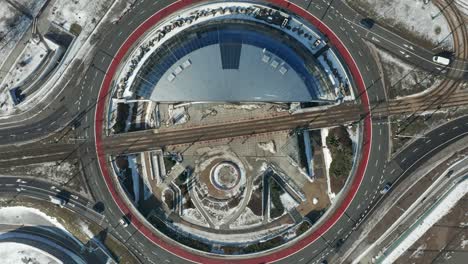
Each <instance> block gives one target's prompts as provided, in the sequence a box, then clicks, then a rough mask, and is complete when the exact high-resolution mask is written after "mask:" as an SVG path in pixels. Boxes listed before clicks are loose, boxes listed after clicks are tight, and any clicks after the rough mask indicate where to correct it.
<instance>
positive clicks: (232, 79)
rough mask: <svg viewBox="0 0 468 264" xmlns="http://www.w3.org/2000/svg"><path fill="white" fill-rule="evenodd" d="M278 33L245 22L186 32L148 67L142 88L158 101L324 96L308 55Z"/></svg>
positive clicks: (304, 99)
mask: <svg viewBox="0 0 468 264" xmlns="http://www.w3.org/2000/svg"><path fill="white" fill-rule="evenodd" d="M259 29H260V30H262V31H259ZM278 34H284V33H282V32H281V31H277V30H275V29H273V28H269V27H260V28H256V27H252V26H249V25H243V24H227V25H226V24H223V25H221V26H220V25H208V26H207V27H205V28H197V29H195V30H193V29H192V30H189V31H187V32H181V33H179V35H181V37H178V36H176V37H174V38H173V39H171V40H169V44H166V45H164V46H163V47H161V48H160V49H159V50H158V51H156V53H155V56H152V58H150V62H148V63H147V65H145V66H144V67H143V69H144V70H143V71H142V72H141V73H139V76H140V78H139V79H140V80H139V84H138V88H137V93H138V94H139V95H140V96H143V97H146V98H149V99H151V100H153V101H158V102H194V101H211V102H308V101H320V99H319V95H320V94H321V93H322V91H321V90H320V87H319V85H318V82H317V81H316V80H315V79H314V77H313V76H312V74H310V72H309V70H308V69H307V66H306V64H305V62H304V59H303V58H302V57H301V56H300V55H299V54H298V53H297V52H296V51H295V50H294V49H293V47H292V46H291V45H289V44H291V43H288V42H287V41H285V40H286V38H285V37H284V36H281V35H279V36H278Z"/></svg>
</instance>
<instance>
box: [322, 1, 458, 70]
mask: <svg viewBox="0 0 468 264" xmlns="http://www.w3.org/2000/svg"><path fill="white" fill-rule="evenodd" d="M333 6H334V7H335V9H334V10H330V12H339V13H341V14H343V16H342V19H344V20H346V21H349V22H350V24H352V25H353V28H352V30H354V31H355V33H356V34H358V35H360V36H362V37H363V38H366V39H367V40H369V41H371V42H373V43H374V44H376V45H378V46H381V47H383V48H385V49H387V50H388V51H389V52H391V53H393V54H395V55H396V56H397V57H399V58H401V59H402V60H404V61H409V62H411V63H412V64H415V65H419V66H420V67H422V68H423V69H426V70H428V71H437V68H438V67H439V68H440V67H441V66H440V65H439V64H436V63H434V62H433V61H432V57H433V56H434V50H428V49H426V48H424V47H421V46H419V45H416V44H415V43H412V42H410V41H409V40H407V39H405V38H402V37H401V36H400V35H398V34H396V33H394V32H392V31H390V30H388V29H386V28H385V27H383V26H380V25H379V24H374V25H373V26H372V27H371V28H367V27H365V26H363V25H362V24H361V23H360V21H361V20H362V19H364V18H366V17H363V16H362V15H361V14H359V13H358V12H356V11H355V10H353V9H352V8H351V7H349V6H348V5H347V4H346V3H345V2H344V1H334V2H333ZM440 51H442V49H439V50H436V53H437V52H440ZM460 69H461V68H460Z"/></svg>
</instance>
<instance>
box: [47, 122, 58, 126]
mask: <svg viewBox="0 0 468 264" xmlns="http://www.w3.org/2000/svg"><path fill="white" fill-rule="evenodd" d="M55 123H57V121H53V122H52V123H50V125H49V126H52V125H54V124H55Z"/></svg>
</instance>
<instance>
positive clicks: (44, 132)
mask: <svg viewBox="0 0 468 264" xmlns="http://www.w3.org/2000/svg"><path fill="white" fill-rule="evenodd" d="M68 114H69V113H68V111H67V110H66V107H64V106H61V107H59V108H58V109H57V111H55V112H54V113H53V114H52V115H50V116H48V117H47V118H45V119H44V120H41V121H40V122H37V123H34V124H26V125H23V124H22V125H18V126H16V125H15V126H10V127H5V126H3V127H2V128H0V129H1V130H0V145H14V144H17V145H19V144H25V143H27V142H34V141H38V140H41V139H44V138H46V137H48V136H51V135H52V134H54V133H57V132H58V131H59V130H61V129H63V128H65V127H66V125H65V124H66V123H67V122H69V118H68Z"/></svg>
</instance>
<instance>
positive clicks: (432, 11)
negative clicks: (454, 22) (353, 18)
mask: <svg viewBox="0 0 468 264" xmlns="http://www.w3.org/2000/svg"><path fill="white" fill-rule="evenodd" d="M462 1H463V0H462ZM465 1H466V0H465ZM346 2H348V3H349V4H351V5H352V6H357V5H359V6H360V8H361V9H363V11H365V12H369V13H374V14H375V15H376V16H377V17H376V19H377V20H383V21H384V22H385V23H386V24H388V25H389V26H391V27H399V28H403V29H405V30H407V31H410V32H411V33H412V34H414V35H416V36H418V37H419V38H422V39H425V40H429V41H431V42H432V43H434V44H435V45H439V44H442V45H443V46H445V47H447V48H451V47H453V38H452V37H451V36H450V32H451V31H450V28H449V26H448V24H447V21H446V20H445V17H444V16H443V14H441V13H440V10H439V8H437V7H436V6H435V5H434V4H433V3H432V2H431V1H429V3H428V4H424V1H423V0H412V1H408V0H387V1H382V0H358V1H356V0H346ZM447 36H449V37H448V38H447Z"/></svg>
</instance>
